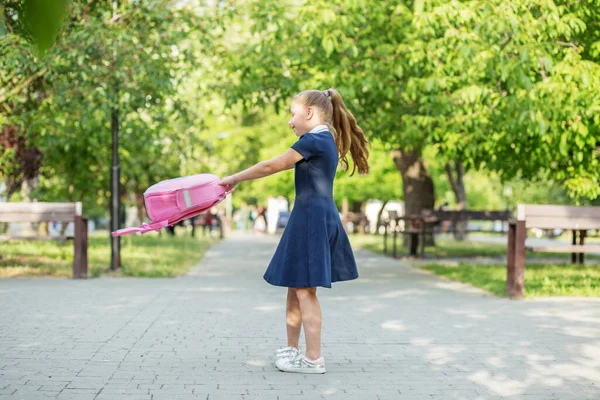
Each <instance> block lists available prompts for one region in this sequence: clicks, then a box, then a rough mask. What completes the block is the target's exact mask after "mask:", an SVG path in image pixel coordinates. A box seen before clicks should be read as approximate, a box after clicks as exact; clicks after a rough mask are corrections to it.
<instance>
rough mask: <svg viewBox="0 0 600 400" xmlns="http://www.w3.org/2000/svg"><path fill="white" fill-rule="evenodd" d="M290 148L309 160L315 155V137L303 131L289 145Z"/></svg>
mask: <svg viewBox="0 0 600 400" xmlns="http://www.w3.org/2000/svg"><path fill="white" fill-rule="evenodd" d="M291 148H292V149H294V150H296V151H297V152H298V153H300V154H301V155H302V157H304V159H305V160H310V159H311V158H312V157H314V156H315V155H317V143H316V138H315V136H314V135H313V134H311V133H305V134H304V135H302V136H300V138H299V139H298V140H297V141H296V143H294V144H293V145H292V146H291Z"/></svg>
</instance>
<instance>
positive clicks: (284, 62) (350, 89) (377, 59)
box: [218, 0, 600, 198]
mask: <svg viewBox="0 0 600 400" xmlns="http://www.w3.org/2000/svg"><path fill="white" fill-rule="evenodd" d="M590 9H592V11H590ZM597 16H598V11H597V5H596V4H595V2H594V1H592V0H588V1H584V2H579V3H574V2H566V1H559V0H556V1H552V0H538V1H535V2H531V1H529V0H528V1H525V0H512V1H509V2H507V1H504V0H492V1H481V0H476V1H463V2H457V1H450V0H429V1H425V0H423V1H417V2H414V3H407V2H403V1H385V2H363V1H355V0H333V1H329V0H328V1H325V0H318V1H311V2H310V3H302V4H301V5H299V4H297V2H286V3H284V2H281V3H278V4H277V5H276V6H274V5H272V4H271V3H269V4H267V3H264V2H262V1H259V0H254V1H248V2H245V3H242V4H237V5H236V7H233V8H230V9H227V10H226V13H225V14H224V15H223V18H225V19H226V20H227V21H228V24H229V27H230V30H231V31H234V32H236V33H238V34H239V35H240V36H241V39H240V40H239V41H238V42H232V41H230V42H228V43H227V46H221V47H218V50H220V53H219V58H220V60H222V63H221V66H222V68H223V70H226V71H228V72H229V73H230V74H231V76H230V77H229V79H228V81H225V82H224V84H225V85H226V86H225V87H226V89H225V94H226V98H227V100H228V103H229V104H235V103H238V102H241V103H242V104H243V105H244V107H245V108H247V109H252V108H253V107H265V106H267V105H270V104H273V105H274V106H275V107H276V108H280V107H282V106H284V104H285V103H286V102H287V101H288V99H289V98H290V96H292V95H293V94H295V93H296V92H298V91H300V90H303V89H307V88H325V87H328V86H335V87H338V88H339V90H340V92H341V93H342V95H343V96H344V97H345V99H346V100H347V103H348V105H349V107H350V108H351V110H352V111H353V112H354V113H355V114H356V116H357V118H358V122H359V124H361V125H362V126H363V127H364V128H365V129H366V132H367V135H368V136H369V138H375V137H376V138H378V139H380V140H381V142H383V143H385V144H387V145H389V146H390V147H402V148H423V147H424V146H426V145H432V146H434V147H435V148H436V150H437V151H438V153H439V154H440V155H441V157H442V159H443V160H455V159H459V160H462V161H463V162H464V163H465V165H466V167H467V168H469V169H486V170H491V171H495V172H497V174H498V176H499V177H500V178H501V179H502V180H503V181H506V180H509V179H513V178H517V177H518V178H522V179H526V180H541V181H545V180H552V181H556V182H559V183H560V184H561V185H562V186H563V187H564V188H565V189H566V190H567V192H568V193H569V195H570V196H572V197H575V198H581V197H589V198H595V197H597V196H598V195H599V194H600V189H599V187H598V178H599V176H598V171H599V168H598V167H599V165H598V156H597V152H596V146H597V145H596V143H597V139H598V136H599V134H600V133H599V129H598V127H599V126H600V113H599V112H598V110H599V108H598V107H599V105H600V97H599V96H600V95H599V93H600V91H599V89H600V67H599V65H598V58H597V57H598V47H599V46H600V45H599V41H598V38H599V37H600V36H599V34H598V22H597V21H598V19H597ZM246 26H247V27H248V29H247V30H245V29H244V28H245V27H246Z"/></svg>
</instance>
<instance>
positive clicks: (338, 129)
mask: <svg viewBox="0 0 600 400" xmlns="http://www.w3.org/2000/svg"><path fill="white" fill-rule="evenodd" d="M294 101H295V102H298V103H300V104H302V105H304V106H306V107H314V108H316V109H318V110H319V111H320V112H321V117H322V118H323V120H324V121H325V124H326V125H327V126H328V127H329V129H330V130H331V131H332V133H333V134H334V137H335V145H336V147H337V149H338V153H339V158H340V162H341V163H342V164H343V166H344V171H348V159H347V158H346V155H347V154H348V151H350V154H351V156H352V161H354V168H353V169H352V173H351V174H350V176H352V175H354V172H355V171H356V169H358V173H359V174H361V175H364V174H367V173H369V162H368V159H369V149H368V148H367V145H368V144H369V142H368V141H367V139H366V138H365V134H364V132H363V130H362V129H361V128H360V126H358V124H357V123H356V118H354V115H352V113H351V112H350V110H348V108H346V104H344V100H343V99H342V96H340V94H339V93H338V92H337V90H335V89H333V88H329V89H327V90H324V91H322V90H306V91H304V92H301V93H298V94H297V95H296V96H294Z"/></svg>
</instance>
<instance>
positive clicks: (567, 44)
mask: <svg viewBox="0 0 600 400" xmlns="http://www.w3.org/2000/svg"><path fill="white" fill-rule="evenodd" d="M555 43H556V44H560V45H561V46H565V47H572V48H574V49H575V50H577V45H576V44H575V43H573V42H561V41H560V40H557V41H556V42H555Z"/></svg>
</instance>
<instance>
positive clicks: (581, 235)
mask: <svg viewBox="0 0 600 400" xmlns="http://www.w3.org/2000/svg"><path fill="white" fill-rule="evenodd" d="M529 228H539V229H557V228H559V229H565V230H570V231H572V245H571V246H569V245H552V246H529V247H526V246H525V238H526V237H527V229H529ZM589 229H600V207H576V206H560V205H540V204H519V205H518V206H517V218H516V219H513V220H511V221H510V222H509V225H508V249H507V262H506V294H507V296H509V297H515V298H522V297H523V290H524V288H525V252H526V251H527V250H528V251H532V252H546V253H547V252H552V253H571V261H572V262H573V263H575V262H576V261H577V259H579V263H580V264H582V263H583V254H584V253H600V246H598V245H591V246H590V245H585V237H586V231H587V230H589ZM578 241H579V244H578V243H577V242H578Z"/></svg>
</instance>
